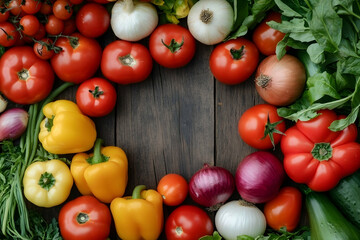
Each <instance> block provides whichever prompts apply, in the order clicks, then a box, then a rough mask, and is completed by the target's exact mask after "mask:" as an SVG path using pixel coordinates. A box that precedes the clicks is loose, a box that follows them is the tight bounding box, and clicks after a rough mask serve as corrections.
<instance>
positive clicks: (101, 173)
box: [70, 139, 128, 203]
mask: <svg viewBox="0 0 360 240" xmlns="http://www.w3.org/2000/svg"><path fill="white" fill-rule="evenodd" d="M101 144H102V140H101V139H98V140H96V142H95V146H94V153H93V154H90V155H89V154H86V153H78V154H75V155H74V157H73V159H72V161H71V165H70V170H71V174H72V176H73V178H74V180H75V184H76V186H77V188H78V190H79V192H80V193H81V194H83V195H90V194H93V195H94V196H95V197H96V198H97V199H99V200H100V201H102V202H105V203H110V202H111V201H112V200H113V199H114V198H116V197H122V196H123V195H124V192H125V189H126V184H127V180H128V160H127V157H126V154H125V152H124V151H123V150H122V149H121V148H119V147H115V146H107V147H103V148H101Z"/></svg>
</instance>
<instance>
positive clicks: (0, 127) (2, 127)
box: [0, 108, 29, 141]
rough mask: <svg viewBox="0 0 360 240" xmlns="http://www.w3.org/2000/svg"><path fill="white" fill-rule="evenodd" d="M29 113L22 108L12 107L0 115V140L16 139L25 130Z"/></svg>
mask: <svg viewBox="0 0 360 240" xmlns="http://www.w3.org/2000/svg"><path fill="white" fill-rule="evenodd" d="M28 120H29V114H28V112H26V111H25V110H24V109H21V108H12V109H9V110H6V111H5V112H4V113H2V114H1V116H0V141H3V140H6V139H17V138H19V137H20V136H21V135H22V134H23V133H24V132H25V130H26V127H27V124H28Z"/></svg>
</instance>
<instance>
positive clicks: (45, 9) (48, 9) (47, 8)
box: [40, 0, 53, 15]
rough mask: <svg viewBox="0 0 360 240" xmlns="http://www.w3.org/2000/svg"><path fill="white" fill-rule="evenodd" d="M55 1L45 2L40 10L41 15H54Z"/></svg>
mask: <svg viewBox="0 0 360 240" xmlns="http://www.w3.org/2000/svg"><path fill="white" fill-rule="evenodd" d="M52 4H53V0H49V1H43V2H42V4H41V8H40V13H41V14H43V15H50V14H51V13H52Z"/></svg>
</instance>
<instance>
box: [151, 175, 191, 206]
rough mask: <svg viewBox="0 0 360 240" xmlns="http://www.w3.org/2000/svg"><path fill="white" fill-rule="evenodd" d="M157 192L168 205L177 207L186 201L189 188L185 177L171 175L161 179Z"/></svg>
mask: <svg viewBox="0 0 360 240" xmlns="http://www.w3.org/2000/svg"><path fill="white" fill-rule="evenodd" d="M157 191H158V192H159V193H160V194H161V195H162V196H163V199H164V203H165V204H166V205H168V206H177V205H180V204H181V203H182V202H183V201H184V200H185V198H186V196H187V194H188V191H189V186H188V183H187V181H186V180H185V178H184V177H183V176H181V175H179V174H176V173H169V174H167V175H165V176H164V177H162V178H161V179H160V181H159V183H158V185H157Z"/></svg>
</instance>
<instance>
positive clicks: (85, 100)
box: [76, 77, 116, 117]
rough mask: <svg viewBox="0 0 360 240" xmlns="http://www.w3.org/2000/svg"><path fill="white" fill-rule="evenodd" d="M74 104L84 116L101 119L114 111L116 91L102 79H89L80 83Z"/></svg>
mask: <svg viewBox="0 0 360 240" xmlns="http://www.w3.org/2000/svg"><path fill="white" fill-rule="evenodd" d="M76 103H77V105H78V106H79V108H80V110H81V111H82V112H83V113H84V114H86V115H88V116H91V117H102V116H105V115H107V114H109V113H110V112H111V111H112V110H113V109H114V107H115V104H116V90H115V88H114V86H113V85H112V84H111V83H110V82H109V81H107V80H105V79H104V78H99V77H95V78H91V79H88V80H86V81H84V82H82V83H81V84H80V86H79V87H78V89H77V91H76Z"/></svg>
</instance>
